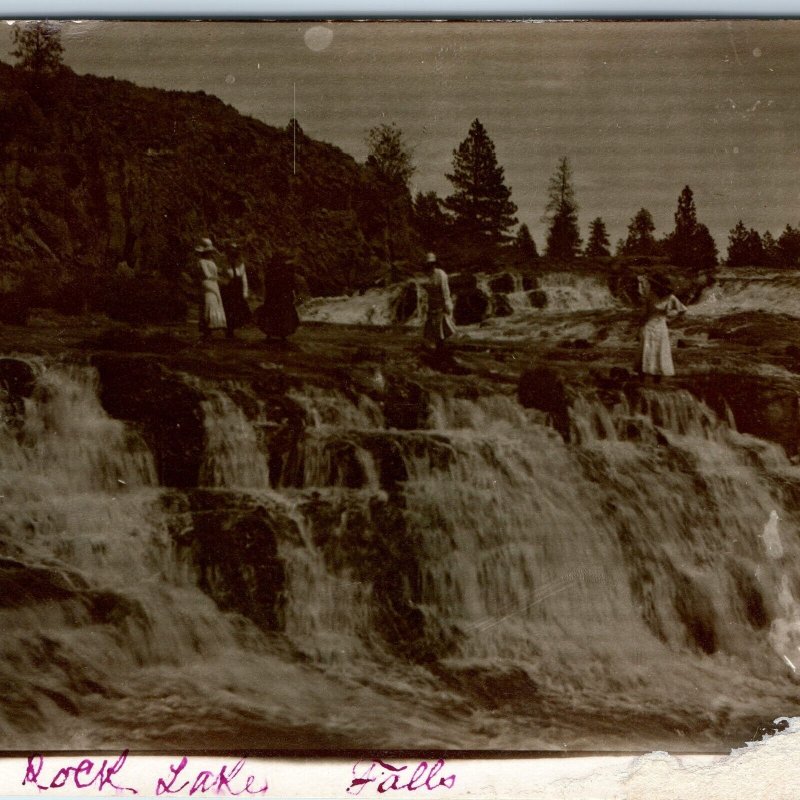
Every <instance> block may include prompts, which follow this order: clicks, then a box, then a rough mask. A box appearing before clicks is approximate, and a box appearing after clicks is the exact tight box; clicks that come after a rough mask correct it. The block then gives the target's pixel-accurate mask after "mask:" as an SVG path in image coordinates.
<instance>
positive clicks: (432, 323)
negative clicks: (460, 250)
mask: <svg viewBox="0 0 800 800" xmlns="http://www.w3.org/2000/svg"><path fill="white" fill-rule="evenodd" d="M426 264H427V269H428V281H427V283H426V284H425V291H426V292H427V294H428V315H427V318H426V319H425V327H424V329H423V336H424V338H425V339H426V340H427V341H429V342H431V343H432V344H433V346H434V348H435V349H436V351H437V352H438V351H441V350H442V348H443V347H444V343H445V341H447V339H449V338H450V337H451V336H452V335H453V334H454V333H455V332H456V326H455V322H454V321H453V300H452V298H451V297H450V284H449V283H448V280H447V273H446V272H445V271H444V270H443V269H440V268H439V266H438V265H437V262H436V254H435V253H428V255H427V257H426Z"/></svg>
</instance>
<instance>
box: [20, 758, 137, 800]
mask: <svg viewBox="0 0 800 800" xmlns="http://www.w3.org/2000/svg"><path fill="white" fill-rule="evenodd" d="M127 759H128V751H127V750H123V751H122V753H121V754H120V756H119V757H118V758H117V760H116V761H115V762H114V763H113V764H109V761H108V759H107V758H104V759H103V762H102V763H101V764H100V765H98V766H95V763H94V761H92V759H91V758H82V759H81V760H80V761H79V762H78V763H77V764H74V765H70V766H67V767H61V769H59V770H58V771H57V772H56V773H55V774H54V775H53V776H52V777H51V778H50V779H49V780H48V778H47V777H46V776H43V774H42V773H43V772H44V767H45V764H44V756H42V755H40V754H39V753H35V754H34V755H31V756H28V764H27V766H26V768H25V777H24V778H23V779H22V785H23V786H27V785H28V784H34V785H35V786H36V788H37V789H42V790H45V789H63V788H64V787H65V786H67V784H69V788H70V790H71V789H73V788H75V789H90V788H91V789H97V790H102V789H106V788H110V789H115V790H116V791H117V792H131V793H132V794H138V792H137V791H136V789H133V788H132V787H130V786H122V785H121V782H120V783H116V781H117V780H120V781H121V779H120V778H119V773H120V772H121V771H122V768H123V767H124V766H125V762H126V761H127Z"/></svg>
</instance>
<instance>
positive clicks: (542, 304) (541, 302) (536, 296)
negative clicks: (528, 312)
mask: <svg viewBox="0 0 800 800" xmlns="http://www.w3.org/2000/svg"><path fill="white" fill-rule="evenodd" d="M528 301H529V302H530V304H531V306H533V308H547V293H546V292H543V291H542V290H541V289H531V290H530V291H529V292H528Z"/></svg>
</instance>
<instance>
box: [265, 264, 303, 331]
mask: <svg viewBox="0 0 800 800" xmlns="http://www.w3.org/2000/svg"><path fill="white" fill-rule="evenodd" d="M295 284H296V281H295V273H294V265H293V263H292V262H291V261H290V259H289V257H288V256H287V255H285V254H284V253H280V252H276V253H275V254H274V255H273V256H272V258H271V259H270V260H269V263H268V264H267V267H266V269H265V270H264V305H262V306H261V307H260V308H259V309H258V310H257V311H256V324H257V325H258V327H259V328H261V330H262V331H263V332H264V334H265V335H266V337H267V338H268V339H277V340H279V341H283V342H285V341H286V339H287V338H288V337H289V336H291V335H292V334H293V333H294V332H295V331H296V330H297V328H298V326H299V325H300V317H299V316H298V314H297V309H296V308H295Z"/></svg>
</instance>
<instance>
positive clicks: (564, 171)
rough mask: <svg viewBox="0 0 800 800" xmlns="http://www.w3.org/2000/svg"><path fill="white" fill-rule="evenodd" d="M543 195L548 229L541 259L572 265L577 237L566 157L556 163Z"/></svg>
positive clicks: (570, 175)
mask: <svg viewBox="0 0 800 800" xmlns="http://www.w3.org/2000/svg"><path fill="white" fill-rule="evenodd" d="M547 195H548V201H547V207H546V209H545V221H546V222H548V223H549V228H548V231H547V250H546V252H545V255H546V256H547V258H548V259H550V260H551V261H564V262H570V261H573V260H574V259H575V258H576V257H577V256H578V255H579V254H580V249H581V236H580V232H579V230H578V204H577V202H576V201H575V189H574V188H573V186H572V169H571V167H570V164H569V159H568V158H567V157H566V156H562V157H561V158H560V159H559V161H558V166H557V167H556V171H555V173H554V174H553V177H552V178H550V185H549V186H548V189H547Z"/></svg>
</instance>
